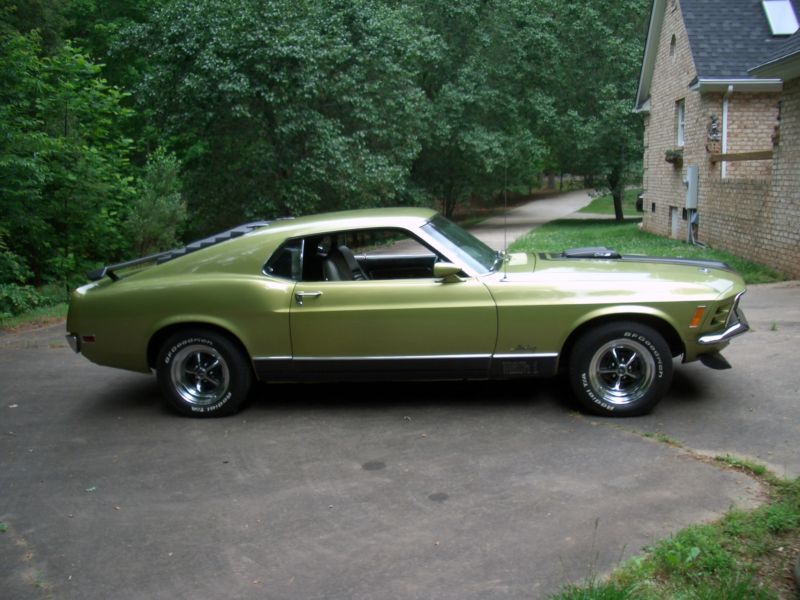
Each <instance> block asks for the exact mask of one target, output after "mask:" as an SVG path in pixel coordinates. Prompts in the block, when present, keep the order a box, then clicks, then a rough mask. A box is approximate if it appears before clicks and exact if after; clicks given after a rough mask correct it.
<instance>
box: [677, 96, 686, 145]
mask: <svg viewBox="0 0 800 600" xmlns="http://www.w3.org/2000/svg"><path fill="white" fill-rule="evenodd" d="M675 143H676V144H677V145H678V147H680V148H683V146H684V144H685V143H686V102H685V101H684V100H678V101H677V102H676V103H675Z"/></svg>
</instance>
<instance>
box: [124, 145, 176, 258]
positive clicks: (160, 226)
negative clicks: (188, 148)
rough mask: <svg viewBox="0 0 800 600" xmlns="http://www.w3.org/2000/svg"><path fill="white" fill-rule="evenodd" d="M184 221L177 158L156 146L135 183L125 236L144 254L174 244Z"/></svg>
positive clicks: (137, 251)
mask: <svg viewBox="0 0 800 600" xmlns="http://www.w3.org/2000/svg"><path fill="white" fill-rule="evenodd" d="M185 223H186V203H185V202H184V201H183V198H182V197H181V180H180V162H179V161H178V159H177V158H176V157H175V155H174V154H171V153H168V152H166V151H165V150H164V149H163V148H158V149H157V150H156V151H155V152H154V153H153V154H152V155H151V156H150V158H149V159H148V161H147V165H146V166H145V168H144V170H143V173H142V176H141V178H140V179H139V180H138V181H137V183H136V191H135V194H134V197H133V199H132V200H131V202H130V204H129V207H128V216H127V219H126V220H125V232H126V237H127V239H128V241H129V243H130V245H131V247H132V249H133V251H134V252H135V253H136V254H137V255H139V256H144V255H147V254H152V253H154V252H157V251H159V250H166V249H168V248H170V247H172V246H174V245H176V244H177V242H178V239H179V235H178V234H179V232H181V231H182V229H183V226H184V225H185Z"/></svg>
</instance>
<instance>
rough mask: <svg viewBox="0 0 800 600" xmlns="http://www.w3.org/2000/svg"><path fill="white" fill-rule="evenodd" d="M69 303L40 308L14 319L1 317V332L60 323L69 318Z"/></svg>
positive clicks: (16, 316) (15, 316)
mask: <svg viewBox="0 0 800 600" xmlns="http://www.w3.org/2000/svg"><path fill="white" fill-rule="evenodd" d="M67 307H68V305H67V303H66V302H59V303H58V304H55V305H53V306H40V307H39V308H34V309H32V310H29V311H27V312H24V313H22V314H19V315H14V316H13V317H0V330H13V329H21V328H27V327H37V326H39V325H47V324H48V323H52V322H54V321H58V320H60V319H63V318H64V317H66V316H67Z"/></svg>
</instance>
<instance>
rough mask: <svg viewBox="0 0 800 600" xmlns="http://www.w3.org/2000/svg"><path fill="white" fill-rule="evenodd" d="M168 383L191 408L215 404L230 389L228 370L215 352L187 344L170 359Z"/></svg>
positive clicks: (219, 355) (221, 358) (204, 347)
mask: <svg viewBox="0 0 800 600" xmlns="http://www.w3.org/2000/svg"><path fill="white" fill-rule="evenodd" d="M170 380H171V382H172V385H173V387H174V389H175V392H176V393H177V394H178V395H179V396H180V397H181V398H182V399H183V400H184V401H185V402H187V403H189V404H190V405H192V406H198V407H206V406H212V405H214V404H216V403H218V402H219V401H220V400H222V398H223V397H224V396H225V394H226V392H227V391H228V387H229V386H230V370H229V368H228V364H227V362H226V361H225V358H224V357H223V356H222V354H220V353H219V352H218V351H217V350H216V349H215V348H212V347H210V346H206V345H202V344H190V345H188V346H185V347H183V348H181V349H180V350H179V351H178V352H177V353H176V354H175V357H174V358H173V359H172V365H171V368H170Z"/></svg>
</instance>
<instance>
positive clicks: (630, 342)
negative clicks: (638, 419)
mask: <svg viewBox="0 0 800 600" xmlns="http://www.w3.org/2000/svg"><path fill="white" fill-rule="evenodd" d="M569 378H570V384H571V385H572V390H573V392H574V393H575V396H576V399H577V400H578V402H579V403H580V405H581V406H582V407H583V408H584V409H586V410H587V411H589V412H592V413H594V414H597V415H603V416H609V417H627V416H635V415H642V414H645V413H648V412H650V411H651V410H652V409H653V407H654V406H655V405H656V404H658V402H659V401H660V400H661V398H662V397H663V396H664V394H666V392H667V390H668V389H669V386H670V383H671V382H672V353H671V352H670V348H669V345H668V344H667V343H666V341H665V340H664V338H663V336H662V335H661V334H660V333H658V331H656V330H655V329H653V328H652V327H649V326H647V325H643V324H640V323H633V322H615V323H606V324H604V325H599V326H597V327H595V328H593V329H590V330H589V331H588V332H586V333H585V334H584V335H582V336H581V337H580V339H578V340H577V342H576V344H575V346H574V349H573V352H572V358H571V360H570V365H569Z"/></svg>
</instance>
